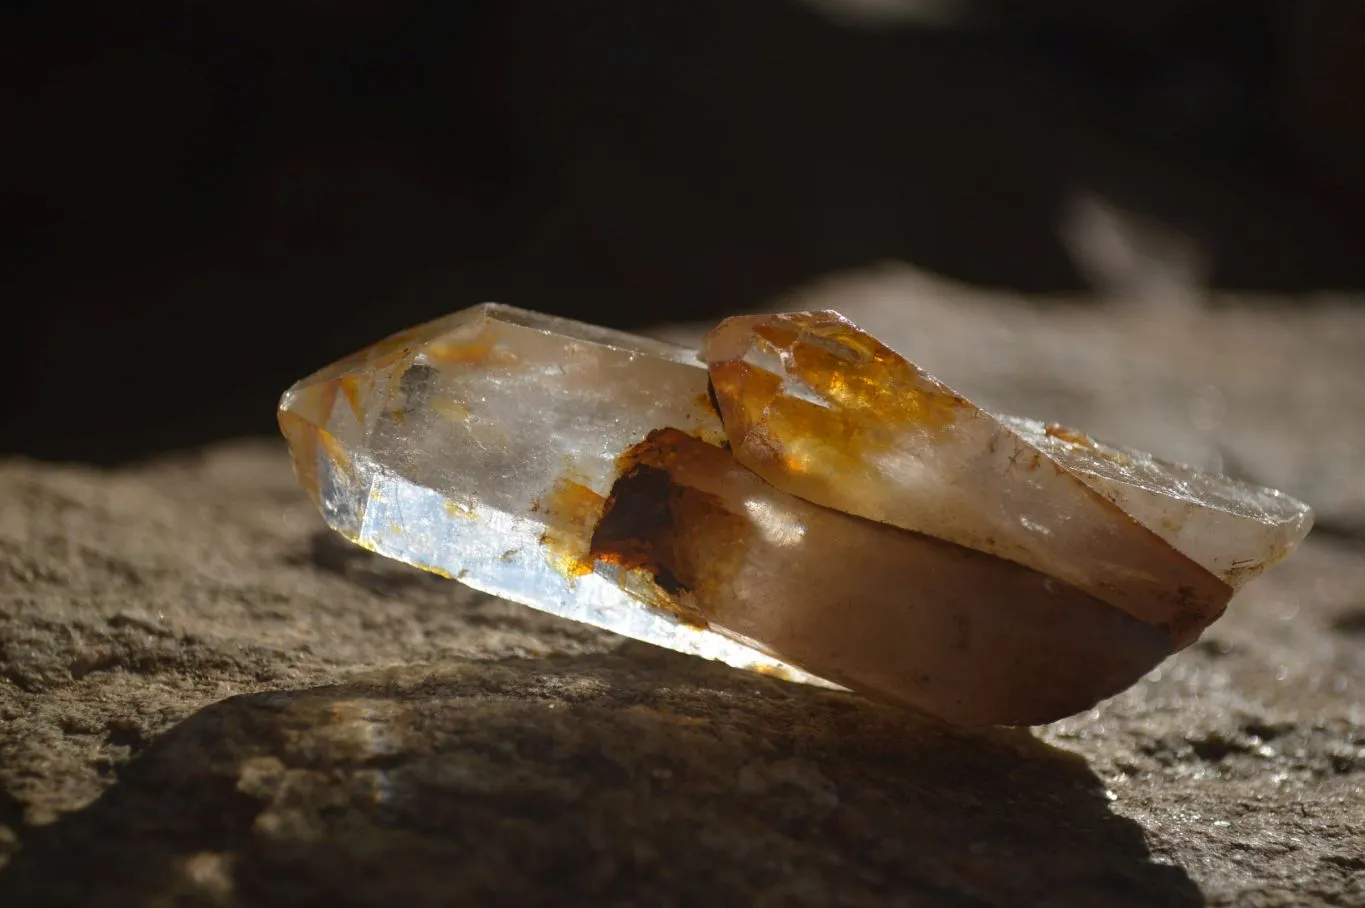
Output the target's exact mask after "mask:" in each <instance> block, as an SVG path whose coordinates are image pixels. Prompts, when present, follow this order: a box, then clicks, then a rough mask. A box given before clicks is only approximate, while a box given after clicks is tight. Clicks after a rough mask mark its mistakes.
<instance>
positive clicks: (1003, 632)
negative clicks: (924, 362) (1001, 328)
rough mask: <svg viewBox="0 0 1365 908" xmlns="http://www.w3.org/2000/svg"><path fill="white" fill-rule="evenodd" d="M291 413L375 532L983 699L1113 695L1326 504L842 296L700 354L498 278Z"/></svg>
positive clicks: (1005, 703)
mask: <svg viewBox="0 0 1365 908" xmlns="http://www.w3.org/2000/svg"><path fill="white" fill-rule="evenodd" d="M279 419H280V425H281V428H282V429H283V431H284V434H285V436H286V437H287V438H288V441H289V446H290V450H291V452H292V456H293V460H294V467H295V471H296V473H297V474H298V477H299V480H300V481H301V483H302V484H303V486H304V488H305V489H306V490H307V491H308V494H309V495H310V496H311V497H312V498H313V500H314V501H315V502H316V503H317V505H318V507H319V508H320V509H321V511H322V514H323V516H324V517H325V519H326V520H327V522H328V524H329V525H330V526H331V527H332V528H333V529H335V530H336V531H337V532H339V533H341V534H342V535H344V536H345V537H346V538H348V539H350V540H351V541H353V542H355V543H357V544H359V545H361V546H364V547H365V548H368V549H371V550H373V551H376V552H378V553H380V554H383V555H386V556H389V557H391V558H395V559H398V560H400V561H404V562H407V563H409V564H412V565H416V566H417V567H420V568H424V569H426V570H430V571H434V572H436V573H438V574H442V575H445V576H450V577H453V578H455V579H457V580H460V581H462V582H464V583H466V584H468V585H469V586H472V587H474V588H476V589H479V590H483V591H486V592H489V593H493V594H496V595H498V596H503V597H505V598H507V599H511V600H514V601H516V602H520V603H523V604H525V605H529V606H533V607H535V608H540V609H544V610H546V611H549V612H553V613H555V614H557V615H562V616H565V617H567V618H572V619H576V620H579V621H584V622H587V623H589V624H592V625H596V626H598V627H602V628H606V629H609V630H612V631H616V632H617V633H620V634H624V635H626V636H629V637H634V638H637V639H639V640H645V641H648V642H650V643H655V644H659V645H661V646H666V647H670V648H672V649H675V650H681V651H683V652H687V653H692V654H695V655H699V656H705V657H708V658H712V659H719V660H722V661H724V662H727V663H729V664H731V665H735V666H739V667H742V668H749V669H753V670H757V671H763V672H769V673H774V674H779V675H782V676H784V677H788V678H791V679H793V680H801V681H806V682H810V683H818V684H830V685H837V686H843V687H847V688H849V689H852V690H856V691H859V692H862V693H864V694H867V695H868V696H872V697H876V698H879V699H883V700H890V701H893V702H896V703H900V704H902V705H905V706H907V707H910V708H912V709H915V710H917V711H920V712H922V713H926V714H929V715H932V716H936V717H938V718H940V719H943V720H946V721H948V722H952V723H956V724H963V725H981V724H1034V723H1040V722H1046V721H1050V720H1053V719H1057V718H1060V717H1062V716H1065V715H1069V714H1071V713H1074V712H1077V711H1079V710H1082V709H1086V708H1088V707H1090V706H1091V705H1093V704H1094V703H1096V702H1097V701H1098V700H1100V699H1102V698H1104V697H1107V696H1110V695H1112V694H1114V693H1117V692H1118V691H1120V690H1122V689H1123V688H1125V687H1127V686H1128V685H1130V684H1132V683H1133V682H1134V681H1135V680H1137V679H1138V678H1139V677H1141V676H1142V675H1143V674H1144V673H1145V672H1147V671H1148V670H1149V669H1151V668H1152V667H1154V666H1155V665H1156V664H1157V663H1159V662H1160V661H1161V660H1162V659H1164V658H1165V657H1166V656H1168V655H1169V654H1170V653H1172V652H1174V651H1175V650H1178V649H1180V648H1182V647H1184V646H1187V645H1188V644H1190V643H1191V642H1193V641H1194V640H1195V639H1196V638H1197V637H1198V636H1199V634H1200V632H1201V631H1202V630H1203V629H1204V628H1205V627H1207V626H1208V625H1209V623H1211V622H1212V621H1214V620H1215V619H1216V618H1217V617H1218V616H1219V615H1220V614H1221V613H1222V611H1223V609H1224V607H1225V606H1226V604H1227V602H1228V600H1229V599H1230V598H1231V596H1232V594H1233V593H1234V592H1235V590H1236V589H1237V588H1238V587H1239V586H1240V585H1241V584H1242V583H1244V582H1246V581H1247V580H1248V579H1250V578H1252V577H1254V576H1255V575H1256V574H1257V573H1259V572H1260V571H1262V570H1264V569H1265V568H1266V567H1268V566H1269V565H1271V564H1273V563H1274V562H1275V561H1277V560H1279V559H1281V558H1283V557H1284V556H1285V555H1287V554H1288V553H1289V552H1290V551H1291V550H1292V549H1293V548H1294V546H1295V545H1297V544H1298V542H1299V541H1300V540H1301V539H1302V538H1303V537H1304V535H1306V534H1307V532H1308V530H1309V528H1310V526H1311V523H1312V514H1311V511H1310V510H1309V509H1308V507H1307V506H1305V505H1303V504H1302V503H1300V502H1298V501H1295V500H1294V499H1292V498H1290V497H1288V496H1286V495H1283V494H1281V493H1279V492H1275V491H1272V490H1268V489H1260V488H1255V487H1252V486H1248V485H1245V484H1241V483H1238V482H1234V481H1232V480H1229V479H1226V478H1224V477H1220V476H1215V475H1210V474H1207V473H1201V472H1199V471H1196V470H1193V469H1190V468H1187V467H1183V466H1178V465H1174V464H1170V463H1165V462H1162V461H1159V460H1157V459H1155V458H1153V457H1151V456H1149V455H1146V454H1141V453H1137V452H1133V451H1125V450H1119V449H1115V448H1112V447H1108V446H1106V445H1103V444H1101V443H1099V442H1097V441H1094V440H1092V439H1090V438H1088V437H1086V436H1084V435H1082V434H1080V433H1078V432H1075V431H1072V430H1069V429H1064V428H1061V427H1058V426H1054V425H1044V424H1042V423H1039V422H1035V421H1032V420H1027V419H1017V418H1012V417H1001V416H994V415H991V414H989V413H987V412H985V411H983V410H981V409H980V408H978V407H976V406H975V405H973V404H972V403H970V402H969V401H967V400H966V399H964V398H963V397H961V396H960V395H958V394H956V393H955V392H954V391H952V390H951V389H950V388H948V387H946V386H945V385H943V384H941V383H940V382H938V381H937V380H935V379H934V378H933V377H931V376H930V375H928V374H926V373H925V372H923V371H922V370H920V369H918V368H917V367H915V366H914V365H913V364H911V363H910V362H908V361H907V360H905V359H904V358H902V357H901V356H899V355H898V354H896V353H895V352H894V351H892V350H891V349H889V348H888V347H886V346H885V345H884V344H882V343H880V342H879V341H877V340H876V339H875V338H873V337H872V336H870V335H868V334H867V333H865V332H863V331H860V330H859V329H858V328H857V327H855V326H854V325H853V324H851V323H850V322H849V321H847V320H846V319H844V318H842V317H841V316H839V315H838V314H836V313H833V312H806V313H794V314H784V315H755V316H740V317H736V318H731V319H727V320H725V321H724V322H722V323H721V324H720V325H719V326H718V327H717V328H715V329H714V330H713V331H712V332H711V333H710V334H709V335H708V336H707V338H706V342H705V345H704V349H703V351H702V353H701V354H700V355H698V354H697V352H696V351H693V350H689V349H685V348H681V347H675V346H672V345H669V344H664V343H661V342H658V341H654V340H650V339H647V338H643V337H637V336H634V335H630V334H625V333H621V332H618V331H612V330H609V329H605V328H598V327H594V326H590V325H585V324H581V323H578V322H573V321H569V320H566V319H561V318H555V317H551V316H546V315H540V314H537V313H533V312H527V311H523V310H519V309H514V308H511V307H508V306H501V305H493V304H487V305H482V306H476V307H474V308H472V309H467V310H464V311H462V312H458V313H456V314H454V315H451V316H448V317H446V318H444V319H440V320H438V321H435V322H431V323H429V324H426V325H422V326H419V327H417V328H414V329H411V330H409V331H405V332H402V333H400V334H397V335H394V336H393V337H390V338H388V339H386V340H384V341H381V342H380V343H378V344H376V345H374V346H372V347H370V348H368V349H366V350H364V351H361V352H360V353H357V354H355V355H353V356H351V357H348V358H346V359H344V360H341V361H340V362H338V363H336V364H334V365H332V366H329V367H328V368H326V369H323V370H322V371H320V372H318V373H316V374H314V375H312V376H310V377H309V378H306V379H304V380H303V381H301V382H299V383H298V384H296V385H295V386H294V387H293V388H291V389H290V390H289V391H287V392H286V393H285V395H284V397H283V399H282V400H281V402H280V410H279Z"/></svg>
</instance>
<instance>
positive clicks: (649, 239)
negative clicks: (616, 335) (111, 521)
mask: <svg viewBox="0 0 1365 908" xmlns="http://www.w3.org/2000/svg"><path fill="white" fill-rule="evenodd" d="M1362 10H1365V4H1359V3H1357V2H1355V0H1323V2H1304V3H1289V2H1285V3H1269V2H1261V3H1257V2H1252V0H1230V2H1222V0H1206V2H1196V0H1185V2H1166V0H1158V2H1142V3H1137V2H1133V3H1129V2H1114V3H1107V4H1105V3H1093V2H1084V0H1071V2H1067V0H1051V2H1042V0H1040V2H1023V0H1017V2H1010V0H995V2H987V0H979V2H966V0H961V2H955V0H880V2H876V0H862V2H853V0H806V2H800V0H742V2H739V0H574V2H563V3H554V2H549V0H545V2H541V3H529V2H518V0H506V2H497V3H494V2H474V0H455V2H446V3H435V2H429V0H428V2H414V0H406V2H404V0H395V2H384V3H381V2H378V0H335V2H325V0H272V2H269V3H267V2H261V0H234V2H193V3H192V2H188V0H182V2H171V0H144V2H141V3H136V4H105V5H103V6H93V5H92V6H82V5H79V4H41V3H37V2H30V3H28V4H26V6H25V7H24V8H23V9H21V10H20V11H19V12H17V13H16V12H10V13H8V14H6V15H7V18H8V21H7V22H5V23H4V25H3V35H2V36H0V42H3V48H4V50H3V64H2V65H3V76H4V84H5V85H6V91H5V92H4V93H3V95H2V96H0V139H3V142H0V148H2V150H0V156H2V157H0V163H3V166H2V167H0V186H2V187H3V188H0V197H2V198H3V206H2V207H0V211H2V212H3V213H2V214H0V242H2V243H3V246H2V247H0V248H3V253H2V254H3V257H4V258H3V277H2V278H0V279H2V280H3V286H0V300H3V301H4V304H5V307H6V318H5V320H4V325H5V327H4V332H5V334H4V336H5V339H6V340H7V341H8V343H7V344H6V352H7V356H6V358H5V369H6V373H5V374H4V376H3V378H4V389H5V390H4V398H3V406H4V411H3V414H0V416H2V417H3V418H0V432H3V437H0V450H4V451H11V452H13V451H18V452H23V453H27V454H32V455H37V456H42V457H55V458H75V459H81V460H95V461H118V460H121V459H126V458H130V457H136V456H141V455H145V454H147V453H150V452H153V451H157V450H162V449H166V448H173V447H185V446H191V445H194V444H198V443H201V442H203V441H205V440H208V439H211V438H217V437H224V436H231V435H236V434H241V433H246V432H269V431H272V430H273V419H274V414H273V405H274V401H275V399H276V397H277V395H278V394H279V392H280V391H281V390H283V389H284V387H285V386H286V385H288V384H289V383H290V382H291V381H293V380H294V379H295V378H297V377H299V376H301V375H302V374H304V373H306V372H308V371H311V370H312V369H313V368H315V367H317V366H319V365H322V364H323V363H325V362H326V361H328V360H330V359H332V358H335V357H336V356H338V355H341V354H344V353H346V352H349V351H350V350H351V349H353V348H355V347H358V346H360V345H362V344H364V343H367V342H369V341H371V340H374V339H377V338H378V337H379V336H381V335H382V334H384V333H387V332H389V331H391V330H395V329H398V328H401V327H405V326H406V325H408V324H410V323H412V322H415V321H418V320H420V319H424V318H428V317H432V316H435V315H439V314H442V313H444V312H448V311H452V310H454V309H458V308H462V307H464V306H466V305H469V304H472V303H474V302H479V301H483V300H487V299H494V300H499V301H503V302H509V303H514V304H517V305H521V306H525V307H528V308H534V309H541V310H546V311H552V312H560V313H567V314H573V315H576V316H579V317H582V318H586V319H588V320H593V321H601V322H606V323H611V324H617V325H622V326H641V325H645V324H649V323H653V322H658V321H661V320H674V319H683V318H688V319H692V318H701V317H705V316H711V315H715V314H718V313H721V312H725V311H731V310H734V309H739V308H743V307H749V306H754V305H758V304H760V303H763V302H765V301H767V300H769V299H771V298H772V297H773V296H774V295H775V294H777V293H780V292H782V291H784V290H788V289H790V288H792V287H794V286H796V285H798V284H800V283H802V282H805V281H808V280H810V279H812V278H815V277H817V276H819V275H822V274H826V273H828V272H830V271H833V270H838V269H848V268H854V267H858V266H862V265H867V264H871V263H875V262H878V261H881V260H885V259H898V260H903V261H907V262H910V263H912V264H914V265H917V266H919V267H922V268H925V269H928V270H930V271H934V272H937V273H940V274H943V275H946V276H948V277H951V278H954V279H958V280H961V281H966V282H971V283H975V284H980V285H987V286H998V287H1008V288H1015V289H1019V290H1023V291H1027V292H1031V293H1042V294H1059V293H1061V294H1084V293H1085V292H1088V291H1091V290H1094V289H1096V288H1095V287H1094V286H1093V284H1094V280H1095V278H1094V275H1093V274H1091V273H1089V272H1087V270H1086V269H1085V268H1084V267H1081V266H1080V265H1079V264H1078V262H1077V259H1076V256H1075V255H1074V252H1073V251H1072V250H1071V249H1070V248H1069V247H1068V245H1067V242H1066V240H1065V231H1064V230H1063V229H1062V226H1063V224H1064V223H1065V221H1066V217H1067V212H1068V211H1069V210H1070V209H1069V207H1068V206H1070V205H1073V204H1074V202H1075V200H1076V198H1078V197H1080V196H1086V197H1098V198H1101V199H1103V200H1104V201H1105V203H1106V204H1108V205H1112V206H1116V207H1117V208H1120V209H1123V210H1125V211H1128V212H1132V213H1134V214H1135V215H1136V216H1139V217H1140V218H1141V219H1143V222H1144V223H1150V224H1154V225H1157V227H1158V229H1160V230H1171V231H1175V232H1176V233H1178V235H1179V236H1181V237H1185V238H1186V239H1187V240H1188V241H1189V242H1191V243H1194V244H1195V246H1196V247H1197V249H1198V250H1199V256H1200V261H1201V262H1202V263H1203V265H1202V266H1201V269H1200V270H1199V277H1200V280H1201V282H1202V283H1203V284H1204V285H1205V286H1207V287H1209V288H1214V289H1224V290H1253V291H1257V292H1273V293H1278V294H1284V295H1285V296H1283V297H1281V300H1282V302H1281V303H1280V304H1283V305H1291V304H1292V305H1304V304H1307V303H1305V302H1304V300H1306V299H1311V296H1312V293H1313V292H1314V291H1319V290H1332V289H1346V288H1359V287H1362V286H1365V256H1362V255H1361V254H1360V250H1361V248H1362V246H1361V240H1362V238H1365V230H1363V229H1362V223H1363V221H1362V216H1361V212H1362V210H1365V208H1363V207H1362V202H1365V12H1362ZM1100 289H1105V288H1100ZM1290 294H1292V295H1293V296H1292V297H1291V296H1289V295H1290ZM1291 300H1292V301H1291Z"/></svg>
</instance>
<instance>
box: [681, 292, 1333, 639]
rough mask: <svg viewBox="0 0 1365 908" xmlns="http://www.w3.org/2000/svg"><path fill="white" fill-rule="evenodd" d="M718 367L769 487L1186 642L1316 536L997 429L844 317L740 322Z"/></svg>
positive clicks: (1237, 505)
mask: <svg viewBox="0 0 1365 908" xmlns="http://www.w3.org/2000/svg"><path fill="white" fill-rule="evenodd" d="M704 354H705V357H706V359H707V362H708V363H709V366H710V371H711V377H712V382H713V388H714V393H715V397H716V400H717V402H718V405H719V407H720V411H721V415H722V419H723V421H724V423H725V428H726V432H727V434H728V436H729V440H730V443H731V446H732V448H733V450H734V453H735V457H736V458H737V459H738V460H739V462H740V463H742V464H743V465H745V466H746V467H748V468H750V469H751V470H753V471H755V472H756V473H758V474H759V475H760V476H762V477H763V478H764V479H766V480H768V481H769V482H771V483H773V484H774V485H776V486H777V487H779V488H781V489H783V490H784V491H787V492H790V493H792V494H793V495H797V496H799V497H801V498H804V499H807V500H810V501H813V502H817V503H819V504H823V505H826V506H828V507H832V508H837V509H839V510H842V511H846V512H848V513H852V514H857V515H859V516H862V517H866V518H868V519H870V520H876V521H879V522H883V523H889V524H892V525H893V526H898V527H902V528H904V529H908V530H915V531H917V532H922V533H927V534H929V535H931V536H936V537H939V538H941V539H946V540H949V541H951V542H956V543H958V544H960V545H964V546H967V547H969V548H973V549H978V550H981V551H985V552H990V553H992V554H995V555H998V556H999V557H1001V558H1007V559H1009V560H1011V561H1015V562H1018V563H1019V564H1023V565H1026V566H1028V567H1031V568H1034V569H1035V570H1038V571H1041V572H1043V573H1045V574H1047V575H1049V576H1052V577H1056V578H1059V579H1062V580H1065V581H1066V582H1068V583H1070V584H1072V585H1074V586H1076V587H1078V588H1080V589H1082V590H1085V591H1086V592H1088V593H1090V594H1091V595H1093V596H1095V597H1096V598H1098V599H1101V600H1103V601H1105V602H1108V603H1109V604H1111V605H1113V606H1114V607H1116V608H1119V609H1121V610H1123V611H1125V612H1127V613H1129V614H1131V615H1133V616H1135V617H1137V618H1139V619H1141V620H1143V621H1147V622H1149V623H1152V624H1154V625H1157V626H1160V627H1163V628H1166V629H1168V630H1169V631H1170V633H1171V634H1172V636H1173V638H1174V640H1175V642H1176V644H1177V646H1183V645H1187V644H1189V643H1190V642H1192V641H1193V640H1194V639H1196V638H1197V636H1198V634H1199V633H1200V631H1202V630H1203V628H1204V627H1206V626H1207V625H1208V624H1209V623H1210V622H1211V621H1213V620H1214V619H1216V618H1217V617H1218V615H1219V614H1221V613H1222V610H1223V608H1224V606H1225V605H1226V603H1227V601H1228V599H1229V598H1230V597H1231V595H1232V592H1233V589H1234V583H1235V582H1239V581H1241V580H1242V579H1245V578H1246V577H1247V576H1250V575H1251V574H1253V573H1254V571H1255V570H1256V569H1257V568H1259V567H1261V566H1263V565H1264V564H1266V563H1268V562H1269V561H1272V560H1274V559H1276V558H1278V557H1282V556H1283V554H1285V553H1286V552H1287V550H1288V549H1289V548H1292V546H1293V545H1294V544H1296V543H1297V542H1298V541H1299V540H1300V539H1301V538H1302V537H1303V534H1305V533H1306V532H1307V530H1308V527H1309V526H1310V525H1311V514H1310V512H1309V511H1308V509H1307V507H1306V506H1304V505H1302V504H1300V503H1298V502H1294V501H1293V500H1292V499H1290V498H1288V497H1287V496H1283V495H1279V494H1278V493H1273V492H1268V491H1267V490H1261V489H1255V488H1252V487H1249V486H1243V485H1240V484H1237V483H1233V482H1231V481H1230V480H1225V479H1223V478H1221V477H1204V476H1201V475H1198V474H1196V473H1195V472H1194V471H1191V470H1188V469H1187V468H1176V467H1172V466H1171V465H1167V464H1161V463H1159V462H1157V461H1156V460H1154V459H1153V458H1150V457H1148V456H1147V455H1133V454H1123V453H1120V452H1117V451H1114V450H1113V449H1103V451H1105V452H1107V453H1102V449H1101V448H1100V447H1099V446H1097V445H1096V444H1095V443H1094V442H1092V441H1090V440H1089V439H1086V438H1084V436H1080V435H1079V434H1078V433H1069V432H1068V430H1064V429H1060V428H1057V427H1054V429H1053V430H1052V431H1051V432H1049V431H1048V430H1047V428H1046V427H1043V429H1042V432H1041V436H1040V434H1039V432H1038V431H1036V430H1035V429H1034V428H1033V427H1034V426H1035V425H1036V424H1034V423H1031V422H1029V421H1023V420H1015V419H1011V418H1004V419H1002V418H998V417H995V416H993V415H992V414H990V413H987V412H985V411H983V410H981V409H980V408H978V407H976V406H975V405H974V404H972V403H971V402H970V401H968V400H966V399H965V398H963V397H962V396H961V395H959V394H958V393H957V392H955V391H953V390H952V389H951V388H949V387H947V386H946V385H944V384H943V383H942V382H940V381H938V380H937V379H936V378H934V377H933V376H931V375H929V374H928V373H926V372H924V371H923V370H921V369H919V368H918V367H916V366H915V365H914V364H913V363H911V362H909V361H908V360H906V359H904V358H903V357H901V356H900V355H899V354H897V353H896V352H895V351H893V350H891V349H890V348H888V347H886V346H885V345H884V344H882V343H881V342H879V341H878V340H877V339H876V338H874V337H872V336H871V335H869V334H867V333H866V332H863V331H861V330H859V329H858V328H857V327H856V326H855V325H853V324H852V323H851V322H849V321H848V320H846V319H844V318H843V317H842V316H840V315H839V314H838V313H835V312H803V313H790V314H773V315H752V316H738V317H735V318H730V319H726V320H725V321H724V322H722V323H721V324H720V325H719V326H717V327H716V328H715V329H714V330H713V331H712V332H711V333H710V334H709V335H708V336H707V338H706V343H705V351H704ZM1205 534H1212V535H1205Z"/></svg>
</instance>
